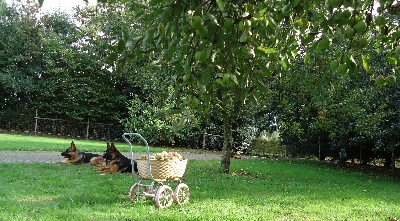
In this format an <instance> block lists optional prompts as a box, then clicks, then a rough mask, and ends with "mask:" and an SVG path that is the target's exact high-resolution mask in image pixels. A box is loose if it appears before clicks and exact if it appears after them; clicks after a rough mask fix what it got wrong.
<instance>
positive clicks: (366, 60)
mask: <svg viewBox="0 0 400 221" xmlns="http://www.w3.org/2000/svg"><path fill="white" fill-rule="evenodd" d="M368 59H369V56H367V55H363V56H362V63H363V67H364V68H365V70H366V71H367V72H368V73H370V74H373V71H372V70H371V68H370V67H369V63H368Z"/></svg>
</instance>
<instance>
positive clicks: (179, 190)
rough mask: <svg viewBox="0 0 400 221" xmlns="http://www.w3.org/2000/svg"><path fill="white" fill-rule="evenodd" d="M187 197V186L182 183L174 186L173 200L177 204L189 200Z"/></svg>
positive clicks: (188, 194)
mask: <svg viewBox="0 0 400 221" xmlns="http://www.w3.org/2000/svg"><path fill="white" fill-rule="evenodd" d="M189 197H190V190H189V187H188V186H187V185H186V184H184V183H180V184H178V186H177V187H176V188H175V191H174V195H173V198H174V201H175V202H176V203H177V204H179V205H182V204H185V203H187V202H188V201H189Z"/></svg>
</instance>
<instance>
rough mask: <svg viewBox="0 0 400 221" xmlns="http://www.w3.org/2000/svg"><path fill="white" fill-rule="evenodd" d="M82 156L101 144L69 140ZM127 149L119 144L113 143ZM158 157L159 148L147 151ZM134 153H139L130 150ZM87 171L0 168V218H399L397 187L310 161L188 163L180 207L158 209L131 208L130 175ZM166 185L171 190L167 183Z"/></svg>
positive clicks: (5, 142)
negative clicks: (185, 198) (227, 167)
mask: <svg viewBox="0 0 400 221" xmlns="http://www.w3.org/2000/svg"><path fill="white" fill-rule="evenodd" d="M70 142H71V140H69V139H60V138H52V137H36V136H23V135H10V134H0V143H1V145H0V150H27V151H28V150H29V151H34V150H45V151H61V150H64V149H66V148H67V147H68V146H69V144H70ZM74 142H75V143H76V145H77V146H78V148H79V149H81V150H82V151H93V152H101V151H104V149H105V147H106V146H105V142H99V141H87V140H74ZM117 148H119V149H122V150H121V151H129V148H128V145H127V144H125V143H117ZM151 150H153V151H157V152H158V151H160V150H162V148H153V147H152V148H151ZM134 151H135V152H144V147H143V146H135V148H134ZM93 169H94V168H93V167H92V166H90V165H54V164H46V163H32V164H29V163H14V164H13V163H0V174H1V176H0V187H1V188H0V220H224V221H225V220H349V221H350V220H355V221H356V220H357V221H358V220H373V221H376V220H387V218H388V217H400V211H399V210H398V208H400V200H399V199H400V191H399V188H400V183H399V182H398V180H395V179H391V178H388V177H378V176H376V175H367V174H365V173H359V172H352V171H350V170H340V169H338V168H336V167H333V166H332V165H326V164H323V163H321V162H318V161H307V160H294V159H248V160H244V159H243V160H232V162H231V170H232V171H233V173H232V174H229V175H228V174H222V172H221V169H220V162H219V161H216V160H210V161H197V160H191V161H189V163H188V167H187V169H186V173H185V175H184V178H183V179H184V182H185V183H186V184H187V185H188V186H189V188H190V191H191V198H190V201H189V203H188V204H185V205H183V206H178V205H176V204H173V205H172V206H171V207H169V208H166V209H158V208H157V207H156V205H155V202H154V201H153V200H152V199H147V200H141V201H139V202H137V203H135V204H134V203H131V202H130V200H129V199H128V191H129V189H130V188H131V186H132V185H133V184H134V183H135V182H137V181H138V178H137V177H136V176H133V175H132V174H129V173H128V174H99V173H97V172H95V171H93ZM171 186H172V187H174V186H176V184H171Z"/></svg>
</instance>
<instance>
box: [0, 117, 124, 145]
mask: <svg viewBox="0 0 400 221" xmlns="http://www.w3.org/2000/svg"><path fill="white" fill-rule="evenodd" d="M0 132H11V133H25V134H32V135H43V136H45V135H46V136H59V137H71V138H78V139H93V140H122V138H121V136H122V134H123V133H124V129H123V126H122V125H114V124H102V123H91V122H90V121H89V120H88V121H87V122H77V121H67V120H63V119H53V118H44V117H39V116H38V114H37V113H35V114H17V113H10V112H8V113H5V112H0Z"/></svg>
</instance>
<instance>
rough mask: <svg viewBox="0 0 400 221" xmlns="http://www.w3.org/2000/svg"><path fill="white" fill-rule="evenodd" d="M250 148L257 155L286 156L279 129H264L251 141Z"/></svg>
mask: <svg viewBox="0 0 400 221" xmlns="http://www.w3.org/2000/svg"><path fill="white" fill-rule="evenodd" d="M249 149H250V151H251V153H252V154H254V155H257V156H262V157H263V156H278V157H283V156H284V149H283V147H282V146H281V138H280V137H279V132H278V131H274V132H272V133H269V132H267V131H262V132H261V134H260V136H259V137H257V138H255V139H253V140H252V141H251V145H250V148H249Z"/></svg>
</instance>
